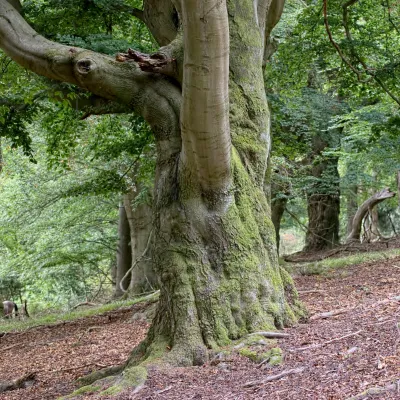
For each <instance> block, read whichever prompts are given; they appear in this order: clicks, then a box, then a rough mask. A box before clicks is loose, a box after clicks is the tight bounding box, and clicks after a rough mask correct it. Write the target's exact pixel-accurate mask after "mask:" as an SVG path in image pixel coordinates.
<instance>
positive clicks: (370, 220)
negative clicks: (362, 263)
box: [363, 207, 382, 243]
mask: <svg viewBox="0 0 400 400" xmlns="http://www.w3.org/2000/svg"><path fill="white" fill-rule="evenodd" d="M381 236H382V235H381V233H380V231H379V215H378V210H377V208H376V207H374V208H372V209H369V210H368V214H367V216H366V218H365V219H364V235H363V241H365V242H368V243H370V242H374V241H377V240H379V239H380V238H381Z"/></svg>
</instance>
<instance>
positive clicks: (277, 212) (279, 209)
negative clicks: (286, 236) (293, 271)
mask: <svg viewBox="0 0 400 400" xmlns="http://www.w3.org/2000/svg"><path fill="white" fill-rule="evenodd" d="M287 202H288V199H287V197H278V198H275V199H272V203H271V220H272V223H273V224H274V228H275V238H276V247H277V250H278V254H279V247H280V239H281V236H280V229H281V220H282V217H283V213H284V212H285V210H286V204H287Z"/></svg>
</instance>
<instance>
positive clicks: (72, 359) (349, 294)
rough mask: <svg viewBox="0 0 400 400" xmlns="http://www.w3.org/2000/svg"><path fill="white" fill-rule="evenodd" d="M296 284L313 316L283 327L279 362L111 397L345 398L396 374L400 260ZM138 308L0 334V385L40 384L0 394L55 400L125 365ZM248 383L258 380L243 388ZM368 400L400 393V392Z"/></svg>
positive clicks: (175, 378) (222, 366)
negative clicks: (93, 374)
mask: <svg viewBox="0 0 400 400" xmlns="http://www.w3.org/2000/svg"><path fill="white" fill-rule="evenodd" d="M296 284H297V287H298V289H299V291H300V296H301V299H302V300H303V302H304V304H305V305H306V307H307V308H308V310H309V313H310V319H309V320H308V322H307V323H300V324H298V325H296V326H293V327H291V328H288V329H285V332H286V333H288V334H289V335H290V336H289V338H287V339H279V340H278V344H279V346H280V347H281V348H282V349H283V351H284V355H285V356H284V363H283V364H282V365H280V366H275V367H270V368H267V369H264V370H263V369H262V368H261V367H259V365H258V364H257V363H254V362H252V361H250V360H249V359H247V358H245V357H242V356H240V355H238V354H234V355H232V356H229V357H228V358H227V359H226V360H223V361H222V362H221V363H217V365H211V364H209V365H205V366H202V367H191V368H169V369H167V370H165V369H164V370H162V369H152V370H150V372H149V379H148V381H147V382H146V385H145V387H144V388H143V389H142V390H141V391H139V392H138V393H133V392H132V391H127V392H125V393H123V394H120V395H118V396H117V397H114V398H116V399H119V400H128V399H140V400H161V399H162V400H186V399H188V400H189V399H191V400H209V399H210V400H211V399H212V400H234V399H235V400H247V399H269V400H271V399H273V400H280V399H287V400H289V399H290V400H303V399H304V400H305V399H316V400H325V399H326V400H342V399H347V398H349V397H351V396H354V395H356V394H358V393H360V392H363V391H365V390H366V389H368V388H371V387H376V386H381V387H384V386H387V385H389V384H391V383H392V382H394V381H397V380H399V379H400V357H399V356H400V328H399V323H400V301H399V298H398V296H400V257H399V258H396V259H392V260H388V261H384V262H379V263H376V262H374V263H367V264H362V265H358V266H351V267H348V268H343V269H340V271H334V272H332V273H330V274H328V275H324V276H321V275H320V276H300V277H297V278H296ZM137 310H138V309H137V308H136V309H134V310H127V309H124V310H119V311H115V312H112V313H106V314H104V315H101V316H97V317H91V318H86V319H82V320H78V321H74V322H71V323H65V324H59V325H55V326H49V327H39V328H34V329H30V330H28V331H25V332H23V333H15V334H7V335H6V336H4V337H2V338H1V339H0V381H1V380H4V379H11V378H15V377H17V376H22V375H24V374H26V373H28V372H37V382H36V384H35V385H33V386H32V387H29V388H27V389H19V390H14V391H12V392H7V393H4V394H1V395H0V400H3V399H8V400H11V399H13V400H14V399H24V400H33V399H55V398H57V397H58V396H61V395H63V394H64V395H65V394H67V393H69V392H71V391H72V390H73V388H74V384H73V381H74V379H76V378H77V377H79V376H81V375H84V374H86V373H89V372H90V371H92V370H95V369H100V368H101V367H102V366H105V365H113V364H119V363H121V362H123V361H124V359H126V357H127V356H128V354H129V352H130V350H131V348H132V347H133V346H134V345H135V344H137V343H138V342H139V341H140V340H141V339H142V338H143V337H144V335H145V333H146V329H147V328H148V326H147V324H146V323H145V322H139V321H133V320H132V319H131V316H132V313H133V312H135V311H137ZM337 310H340V313H339V314H337V315H333V316H331V317H329V318H326V319H323V318H319V317H320V316H321V313H324V312H329V311H337ZM110 317H111V319H110ZM91 327H92V328H93V329H92V330H91V331H90V332H89V328H91ZM82 335H83V336H82ZM11 346H13V347H11ZM297 368H303V370H302V372H298V373H296V374H291V375H287V376H285V377H283V378H281V379H278V380H275V381H272V382H269V383H263V382H262V381H263V379H265V378H267V377H268V376H271V375H277V374H279V373H280V372H282V371H287V370H291V369H297ZM251 381H256V382H255V383H253V385H252V386H251V387H247V386H246V384H247V383H249V382H251ZM81 398H84V399H97V398H100V397H99V396H98V395H86V396H84V397H81ZM102 398H103V399H106V398H110V399H111V398H112V397H102ZM367 398H368V399H369V398H371V399H372V398H373V399H380V400H383V399H385V400H390V399H400V388H399V391H396V390H394V391H391V392H386V393H383V394H380V395H377V396H373V397H365V399H367Z"/></svg>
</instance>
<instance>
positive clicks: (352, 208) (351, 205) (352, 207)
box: [346, 184, 358, 235]
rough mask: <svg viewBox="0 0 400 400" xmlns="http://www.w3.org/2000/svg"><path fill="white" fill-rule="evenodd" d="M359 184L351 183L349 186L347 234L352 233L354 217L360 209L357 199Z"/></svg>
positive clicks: (347, 196)
mask: <svg viewBox="0 0 400 400" xmlns="http://www.w3.org/2000/svg"><path fill="white" fill-rule="evenodd" d="M357 193H358V185H357V184H355V185H351V186H350V187H348V188H347V193H346V209H347V210H346V212H347V235H349V234H350V232H351V230H352V229H353V219H354V216H355V215H356V212H357V210H358V201H357V197H358V196H357Z"/></svg>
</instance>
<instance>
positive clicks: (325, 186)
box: [304, 138, 340, 251]
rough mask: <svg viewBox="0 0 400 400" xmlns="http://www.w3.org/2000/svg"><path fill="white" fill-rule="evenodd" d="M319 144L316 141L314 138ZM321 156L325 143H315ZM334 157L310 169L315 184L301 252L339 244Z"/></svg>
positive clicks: (308, 208) (336, 181) (308, 196)
mask: <svg viewBox="0 0 400 400" xmlns="http://www.w3.org/2000/svg"><path fill="white" fill-rule="evenodd" d="M315 140H316V141H317V142H319V139H318V138H316V139H315ZM317 147H318V150H317V152H316V154H318V155H320V154H321V152H322V150H323V149H324V148H325V144H324V143H318V144H317ZM337 163H338V159H337V158H334V157H332V158H328V159H323V160H322V161H319V162H317V163H315V164H313V167H312V176H313V177H314V178H317V180H318V181H317V183H315V184H314V185H313V187H312V191H309V193H308V194H307V213H308V230H307V233H306V244H305V248H304V251H318V250H324V249H329V248H332V247H334V246H336V244H337V243H338V242H339V213H340V196H339V193H340V189H339V179H340V178H339V173H338V170H337Z"/></svg>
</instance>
